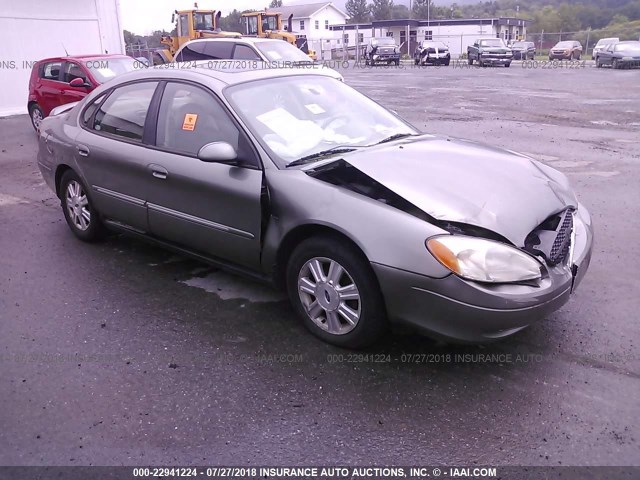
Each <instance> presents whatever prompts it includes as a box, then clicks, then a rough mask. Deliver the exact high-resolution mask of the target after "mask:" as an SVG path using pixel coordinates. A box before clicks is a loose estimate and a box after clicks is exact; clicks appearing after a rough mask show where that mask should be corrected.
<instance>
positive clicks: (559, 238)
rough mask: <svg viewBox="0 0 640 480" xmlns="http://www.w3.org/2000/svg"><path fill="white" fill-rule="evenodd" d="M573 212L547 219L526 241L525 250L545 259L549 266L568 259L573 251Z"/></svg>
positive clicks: (568, 211) (567, 211) (569, 211)
mask: <svg viewBox="0 0 640 480" xmlns="http://www.w3.org/2000/svg"><path fill="white" fill-rule="evenodd" d="M572 231H573V210H565V211H564V212H561V213H559V214H556V215H553V216H551V217H549V218H547V219H546V220H545V221H544V222H543V223H542V224H541V225H539V226H538V227H537V228H536V229H535V230H534V231H533V232H531V233H530V234H529V235H528V236H527V238H526V240H525V250H527V251H528V252H530V253H532V254H534V255H540V256H542V257H544V259H545V260H546V262H547V263H548V264H549V265H552V266H553V265H557V264H559V263H561V262H563V261H565V260H566V259H567V257H568V256H569V251H570V250H571V233H572Z"/></svg>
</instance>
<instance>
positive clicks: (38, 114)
mask: <svg viewBox="0 0 640 480" xmlns="http://www.w3.org/2000/svg"><path fill="white" fill-rule="evenodd" d="M29 117H31V125H33V128H34V129H35V131H36V132H39V131H40V124H41V123H42V120H44V113H42V109H41V108H40V105H38V104H37V103H33V104H31V106H30V107H29Z"/></svg>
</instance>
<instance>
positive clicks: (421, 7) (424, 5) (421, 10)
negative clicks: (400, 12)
mask: <svg viewBox="0 0 640 480" xmlns="http://www.w3.org/2000/svg"><path fill="white" fill-rule="evenodd" d="M432 9H433V5H432V3H431V0H413V12H412V13H413V18H420V19H425V18H429V17H430V16H431V15H430V13H431V10H432ZM432 18H433V17H432Z"/></svg>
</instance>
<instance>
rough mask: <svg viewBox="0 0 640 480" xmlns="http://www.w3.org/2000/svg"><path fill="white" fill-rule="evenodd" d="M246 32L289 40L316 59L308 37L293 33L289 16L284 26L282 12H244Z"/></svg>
mask: <svg viewBox="0 0 640 480" xmlns="http://www.w3.org/2000/svg"><path fill="white" fill-rule="evenodd" d="M242 18H243V21H244V34H245V35H246V36H248V37H260V38H276V39H279V40H284V41H286V42H289V43H290V44H291V45H294V46H296V47H298V48H299V49H300V50H302V51H303V52H304V53H306V54H307V55H309V57H310V58H311V59H312V60H316V59H317V57H316V52H315V51H313V50H311V49H309V44H308V43H307V39H306V38H305V37H303V36H300V35H296V34H295V33H293V28H292V19H293V15H290V16H289V19H288V22H287V28H286V29H283V28H282V14H280V13H266V12H248V13H243V14H242Z"/></svg>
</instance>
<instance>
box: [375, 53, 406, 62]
mask: <svg viewBox="0 0 640 480" xmlns="http://www.w3.org/2000/svg"><path fill="white" fill-rule="evenodd" d="M371 58H372V60H373V61H374V62H396V61H400V55H399V54H397V53H396V54H393V53H386V54H385V53H382V54H376V55H373V56H372V57H371Z"/></svg>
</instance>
